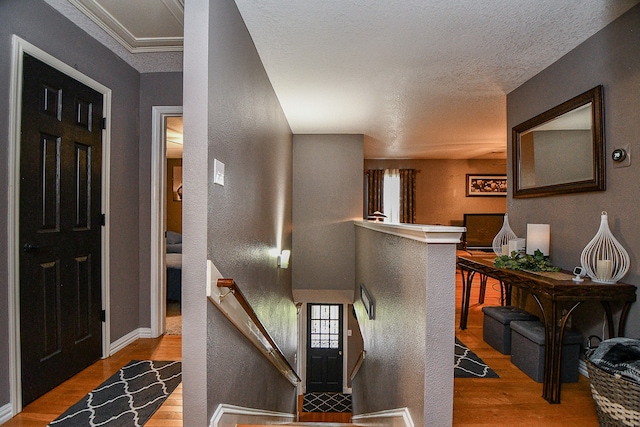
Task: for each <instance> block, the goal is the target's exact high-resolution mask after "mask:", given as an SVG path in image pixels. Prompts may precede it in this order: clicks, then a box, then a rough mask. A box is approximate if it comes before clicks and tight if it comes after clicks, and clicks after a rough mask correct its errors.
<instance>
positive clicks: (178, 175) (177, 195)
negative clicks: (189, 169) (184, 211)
mask: <svg viewBox="0 0 640 427" xmlns="http://www.w3.org/2000/svg"><path fill="white" fill-rule="evenodd" d="M172 174H173V176H172V188H171V189H172V192H173V201H174V202H181V201H182V166H174V167H173V171H172Z"/></svg>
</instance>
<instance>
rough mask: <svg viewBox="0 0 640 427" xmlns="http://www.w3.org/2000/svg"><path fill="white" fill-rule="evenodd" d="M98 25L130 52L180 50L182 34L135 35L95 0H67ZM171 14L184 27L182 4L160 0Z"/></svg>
mask: <svg viewBox="0 0 640 427" xmlns="http://www.w3.org/2000/svg"><path fill="white" fill-rule="evenodd" d="M69 2H70V3H71V4H73V5H74V6H75V7H77V8H78V10H80V11H81V12H82V13H84V14H85V15H86V16H87V17H88V18H89V19H91V20H92V21H93V22H94V23H95V24H96V25H97V26H98V27H100V28H101V29H102V30H104V31H105V32H106V33H107V34H109V35H110V36H111V37H113V38H114V39H115V40H116V41H117V42H118V43H120V44H121V45H122V46H123V47H124V48H126V49H127V50H128V51H129V52H131V53H149V52H182V51H183V50H184V48H183V45H184V37H183V36H174V37H171V36H168V37H136V36H135V35H134V34H133V33H131V31H129V30H128V29H127V27H126V26H125V25H123V24H122V23H121V22H120V21H118V20H117V19H116V18H115V17H114V16H113V15H111V14H110V13H109V11H107V10H106V9H105V8H104V7H103V6H102V5H100V4H99V3H98V2H97V1H95V0H69ZM162 3H163V4H164V5H165V7H166V8H167V9H168V11H169V13H170V14H171V16H172V17H173V18H174V19H175V20H176V22H177V23H178V24H180V25H181V26H182V27H184V5H183V4H182V2H180V1H179V0H177V1H176V0H162Z"/></svg>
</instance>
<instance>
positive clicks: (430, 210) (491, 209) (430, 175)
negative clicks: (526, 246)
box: [364, 159, 507, 225]
mask: <svg viewBox="0 0 640 427" xmlns="http://www.w3.org/2000/svg"><path fill="white" fill-rule="evenodd" d="M364 165H365V169H387V168H405V169H417V170H418V171H419V172H418V173H417V174H416V198H417V201H416V223H418V224H441V225H462V220H463V215H464V214H465V213H502V212H506V208H507V200H506V198H505V197H467V196H466V175H467V174H506V171H507V167H506V163H505V160H375V159H370V160H366V159H365V161H364Z"/></svg>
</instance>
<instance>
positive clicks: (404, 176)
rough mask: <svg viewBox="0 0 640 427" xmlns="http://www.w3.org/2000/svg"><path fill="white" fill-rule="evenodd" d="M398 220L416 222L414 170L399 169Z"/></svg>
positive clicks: (408, 222)
mask: <svg viewBox="0 0 640 427" xmlns="http://www.w3.org/2000/svg"><path fill="white" fill-rule="evenodd" d="M400 222H401V223H407V224H415V222H416V170H415V169H400Z"/></svg>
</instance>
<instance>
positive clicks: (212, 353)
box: [183, 0, 297, 425]
mask: <svg viewBox="0 0 640 427" xmlns="http://www.w3.org/2000/svg"><path fill="white" fill-rule="evenodd" d="M184 73H185V74H184V127H185V142H184V157H183V185H184V188H185V193H184V202H183V236H184V242H185V243H184V244H183V251H184V252H183V266H184V270H183V301H184V305H185V306H186V307H189V310H188V312H185V316H184V317H183V330H184V333H183V348H184V359H183V361H184V365H183V366H184V371H183V373H184V393H185V395H184V410H183V413H184V424H185V425H203V424H202V422H203V419H204V417H205V416H206V420H207V422H208V420H209V419H210V418H211V416H212V415H213V413H214V411H215V410H216V408H217V407H218V405H220V404H230V405H235V406H241V407H248V408H255V409H266V410H270V411H276V412H282V413H289V414H293V413H295V411H296V388H295V387H294V386H293V385H292V384H291V383H289V382H288V380H287V379H286V378H285V377H284V376H283V375H282V374H281V373H280V372H279V371H278V370H277V369H276V368H275V367H274V366H273V365H271V363H270V362H269V361H268V360H267V359H266V358H265V357H264V356H263V355H262V354H261V352H260V351H259V350H258V349H256V348H255V347H254V346H253V345H252V344H251V343H250V342H249V341H248V340H247V339H246V338H245V337H244V336H243V335H241V334H240V333H239V332H238V330H237V329H236V328H235V327H234V326H233V325H232V324H231V323H230V322H229V321H228V320H227V319H226V318H225V317H224V316H223V315H222V314H221V313H220V311H219V310H218V309H217V308H216V307H215V306H214V305H213V304H211V303H209V302H208V301H207V299H206V296H205V295H206V293H205V292H206V289H205V284H206V280H205V279H206V275H205V273H204V272H203V271H202V270H203V266H204V265H206V263H205V262H206V260H205V259H204V257H205V256H206V258H208V259H210V260H211V261H212V262H213V264H214V265H215V267H216V268H217V269H218V270H219V271H220V273H221V274H222V275H223V276H224V277H227V278H231V279H233V280H234V281H235V282H236V283H237V284H238V286H239V287H240V289H241V290H242V292H243V294H244V295H245V297H246V298H247V300H248V301H249V303H250V304H251V305H252V306H253V308H254V310H255V312H256V314H257V316H258V318H259V319H260V320H261V321H262V322H263V324H264V326H265V328H266V329H267V331H268V332H269V333H270V335H271V336H272V337H273V338H274V340H275V341H276V343H277V344H278V346H279V347H280V349H281V350H282V352H283V353H284V355H285V357H286V358H287V359H288V360H289V363H290V364H291V365H292V366H295V363H293V361H294V357H295V354H296V352H297V338H296V336H297V317H296V307H295V305H294V304H293V301H292V298H291V270H290V269H279V268H277V264H276V258H275V256H273V255H272V253H273V250H274V249H288V248H290V247H291V191H292V190H291V185H292V184H291V182H292V134H291V130H290V128H289V125H288V123H287V121H286V118H285V116H284V113H283V111H282V108H281V107H280V104H279V101H278V99H277V97H276V95H275V93H274V91H273V88H272V86H271V83H270V81H269V78H268V77H267V74H266V72H265V70H264V67H263V65H262V62H261V61H260V58H259V56H258V53H257V51H256V49H255V46H254V45H253V41H252V39H251V36H250V34H249V32H248V30H247V29H246V27H245V25H244V22H243V20H242V17H241V15H240V13H239V11H238V9H237V7H236V4H235V2H234V1H233V0H220V1H216V2H209V1H208V0H193V1H189V2H186V3H185V71H184ZM214 160H219V161H220V162H222V163H224V164H225V177H224V185H218V184H214V182H213V167H214ZM192 239H193V241H192ZM203 239H204V241H203ZM188 270H190V271H188ZM203 345H204V347H203ZM205 369H206V371H205ZM203 399H205V402H203ZM203 403H204V404H206V408H202V407H201V405H202V404H203ZM203 410H204V411H205V413H204V414H203Z"/></svg>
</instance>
